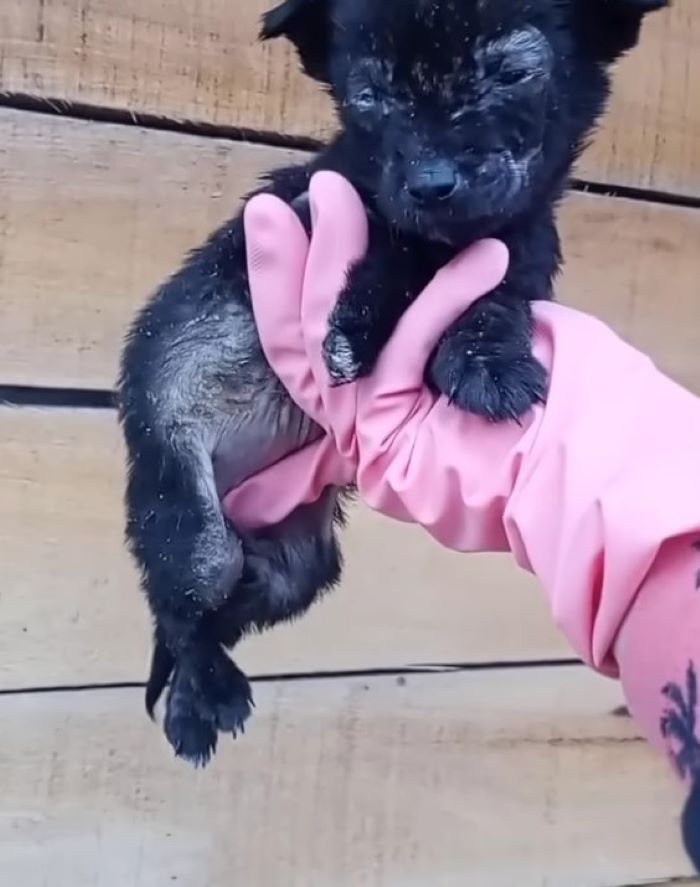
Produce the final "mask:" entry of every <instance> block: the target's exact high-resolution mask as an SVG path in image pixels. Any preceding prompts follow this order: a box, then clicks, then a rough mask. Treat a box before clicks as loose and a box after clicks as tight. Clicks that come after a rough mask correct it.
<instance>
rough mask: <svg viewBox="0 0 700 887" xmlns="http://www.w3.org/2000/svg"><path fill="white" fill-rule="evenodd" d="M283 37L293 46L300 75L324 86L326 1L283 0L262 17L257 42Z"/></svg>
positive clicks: (327, 42) (327, 26) (327, 24)
mask: <svg viewBox="0 0 700 887" xmlns="http://www.w3.org/2000/svg"><path fill="white" fill-rule="evenodd" d="M274 37H286V38H287V39H288V40H291V42H292V43H293V44H294V45H295V47H296V49H297V52H298V53H299V58H300V59H301V64H302V67H303V68H304V71H306V73H307V74H308V75H309V76H310V77H313V78H314V79H315V80H321V81H323V82H324V83H327V82H328V54H329V49H330V16H329V13H328V0H285V2H284V3H280V5H279V6H275V8H274V9H271V10H270V11H269V12H266V13H265V15H264V16H263V21H262V29H261V31H260V39H261V40H271V39H273V38H274Z"/></svg>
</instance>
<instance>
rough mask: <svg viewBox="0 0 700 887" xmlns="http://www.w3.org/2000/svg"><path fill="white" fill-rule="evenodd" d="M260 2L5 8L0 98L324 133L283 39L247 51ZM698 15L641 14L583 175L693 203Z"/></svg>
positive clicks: (677, 9) (698, 122)
mask: <svg viewBox="0 0 700 887" xmlns="http://www.w3.org/2000/svg"><path fill="white" fill-rule="evenodd" d="M271 5H272V2H271V0H246V2H245V3H239V4H237V5H236V7H235V11H234V10H233V8H232V7H231V4H230V3H229V2H228V0H199V2H197V3H194V4H193V3H191V2H188V0H170V2H167V3H166V2H163V0H5V2H4V3H3V4H2V8H1V9H0V90H3V91H7V92H17V93H27V94H30V95H35V96H45V97H48V98H50V99H61V100H67V101H74V102H84V103H88V104H93V105H99V106H106V107H110V108H117V109H127V110H130V111H133V112H141V113H149V114H155V115H163V116H166V117H170V118H175V119H191V120H199V121H206V122H211V123H215V124H223V125H227V126H240V127H247V128H250V129H254V130H258V131H262V132H276V133H287V134H291V135H295V136H306V135H311V136H321V137H323V136H326V135H327V134H328V133H329V132H330V131H332V129H333V119H332V115H331V110H330V102H329V101H328V100H327V99H326V98H325V97H324V95H323V94H322V93H321V91H320V90H319V89H317V88H316V87H315V86H314V85H313V84H312V83H311V82H310V81H308V80H306V79H305V78H303V77H302V76H301V75H300V74H299V73H298V70H297V68H298V66H297V62H296V59H295V57H294V56H293V54H292V52H291V51H290V49H289V48H288V47H286V46H285V45H284V44H283V43H277V44H274V45H273V44H269V45H266V46H260V45H259V44H257V43H256V39H255V38H256V34H257V31H258V22H259V18H260V15H261V13H262V12H263V11H264V10H265V9H267V8H269V7H270V6H271ZM699 43H700V9H698V5H697V3H696V2H694V0H675V2H674V4H673V6H672V8H670V9H669V10H668V11H666V12H663V13H659V14H656V15H654V16H652V17H650V19H649V21H648V22H647V24H646V26H645V31H644V37H643V41H642V45H641V46H640V47H639V48H638V49H637V50H636V51H635V52H634V53H632V54H631V55H630V56H629V58H628V59H626V60H625V61H624V63H623V64H622V65H621V66H620V69H619V72H618V75H617V77H616V84H615V98H614V101H613V105H612V110H611V114H610V117H609V119H608V120H607V121H606V123H605V125H604V126H603V127H602V129H601V131H600V134H599V136H598V138H597V141H596V146H595V147H594V148H593V150H592V151H590V152H589V153H588V154H587V155H586V157H585V159H584V161H583V163H582V165H581V170H580V172H581V175H582V176H584V177H587V178H589V179H591V180H595V181H605V182H612V183H615V184H627V185H634V186H638V187H651V188H656V189H658V190H664V191H673V192H678V193H684V194H694V195H696V196H697V195H700V102H698V101H697V90H696V85H697V83H698V81H699V80H700V53H699V52H698V45H699Z"/></svg>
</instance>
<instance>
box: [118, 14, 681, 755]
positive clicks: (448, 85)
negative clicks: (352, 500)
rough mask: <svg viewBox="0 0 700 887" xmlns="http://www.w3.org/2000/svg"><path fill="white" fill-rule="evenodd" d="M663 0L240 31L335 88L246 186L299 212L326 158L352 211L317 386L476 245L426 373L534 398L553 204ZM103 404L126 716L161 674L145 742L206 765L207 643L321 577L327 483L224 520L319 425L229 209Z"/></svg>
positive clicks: (231, 684) (266, 615)
mask: <svg viewBox="0 0 700 887" xmlns="http://www.w3.org/2000/svg"><path fill="white" fill-rule="evenodd" d="M664 5H665V0H528V2H527V3H523V2H520V0H381V2H379V0H287V2H284V3H282V5H280V6H278V7H277V8H276V9H274V10H272V11H271V12H269V13H268V14H267V15H266V17H265V20H264V26H263V32H262V36H263V37H264V38H271V37H277V36H282V35H284V36H286V37H288V38H289V39H290V40H291V41H292V42H293V43H294V44H295V45H296V47H297V49H298V51H299V55H300V57H301V61H302V64H303V67H304V68H305V70H306V72H307V73H308V74H309V75H310V76H312V77H314V78H316V79H317V80H319V81H321V82H323V83H324V84H326V86H327V88H328V89H329V90H330V92H331V94H332V96H333V98H334V99H335V101H336V104H337V108H338V112H339V116H340V121H341V129H340V132H339V134H338V136H337V137H336V138H335V139H334V140H333V142H332V143H331V144H330V145H329V146H328V147H327V148H326V149H325V150H324V151H322V152H321V153H320V154H319V156H318V157H317V158H316V159H315V160H313V161H312V162H311V163H310V164H309V165H308V166H304V167H294V168H291V169H283V170H280V171H277V172H274V173H272V174H271V175H270V177H269V183H268V185H267V187H266V189H265V190H268V191H271V192H273V193H275V194H277V195H279V196H280V197H281V198H283V199H284V200H286V201H288V202H294V201H297V203H298V202H299V198H303V195H304V194H305V192H306V191H307V188H308V183H309V178H310V176H311V174H312V173H313V172H314V171H315V170H318V169H333V170H336V171H338V172H340V173H341V174H343V175H344V176H345V177H346V178H348V179H349V180H350V181H351V182H352V183H353V185H354V186H355V187H356V188H357V189H358V191H359V192H360V194H361V195H362V197H363V199H364V201H365V202H366V205H367V208H368V210H369V211H370V217H371V232H370V249H369V252H368V255H367V257H366V259H365V260H364V261H363V262H362V263H360V264H359V265H358V267H356V268H355V269H354V271H353V272H352V273H351V275H350V278H349V280H348V284H347V293H346V295H345V297H344V298H343V299H342V301H341V302H340V305H339V308H338V309H337V310H336V311H335V312H334V314H333V316H332V318H331V323H330V331H329V334H328V338H327V340H326V342H325V353H326V358H327V362H328V366H329V369H330V370H331V373H332V375H333V376H334V378H335V379H336V380H337V381H338V382H343V381H346V380H350V379H352V378H355V377H357V376H359V375H361V374H364V373H367V372H369V371H370V370H371V368H372V366H373V363H374V361H375V359H376V357H377V355H378V353H379V351H380V349H381V348H382V346H383V344H384V343H385V342H386V340H387V338H388V337H389V336H390V334H391V331H392V329H393V327H394V325H395V324H396V322H397V320H398V318H399V316H400V315H401V313H402V312H403V311H404V310H405V308H406V306H407V305H408V304H409V303H410V302H411V300H412V299H413V298H414V297H415V296H416V295H417V293H418V292H419V291H420V290H421V289H422V288H423V287H424V286H425V284H426V283H427V282H428V280H429V279H430V278H431V277H432V275H433V274H434V273H435V271H436V270H437V268H438V267H440V266H441V265H443V264H444V263H445V262H446V261H447V260H448V259H450V258H451V257H452V256H453V255H454V254H455V253H456V252H457V251H458V250H460V249H462V248H464V247H465V246H466V245H468V244H469V243H470V242H472V241H474V240H475V239H477V238H480V237H483V236H485V235H498V236H499V237H500V238H502V239H503V240H504V241H505V242H506V243H507V245H508V247H509V249H510V254H511V264H510V269H509V272H508V276H507V278H506V280H505V281H504V283H503V284H502V285H501V286H500V287H499V288H498V289H497V290H496V291H494V292H493V293H492V294H491V295H489V296H488V297H486V298H484V299H483V300H481V301H479V302H478V303H477V304H476V305H475V306H473V307H472V308H471V309H470V310H469V311H468V312H466V313H465V315H464V316H463V317H462V318H461V319H460V320H459V321H458V322H457V323H455V324H454V326H453V327H452V328H451V329H449V330H448V331H447V332H446V334H445V336H444V338H443V340H442V342H441V344H440V345H439V347H438V349H437V351H436V353H435V355H434V358H433V360H432V363H431V366H430V368H429V376H428V378H429V382H430V383H431V384H433V385H434V386H435V387H436V388H437V389H439V390H440V391H442V392H444V393H446V394H447V395H449V396H450V397H451V398H452V399H453V400H454V402H455V403H456V404H457V405H458V406H459V407H462V408H464V409H468V410H472V411H474V412H476V413H479V414H481V415H484V416H487V417H489V418H490V419H493V420H500V419H507V418H517V417H519V416H520V415H522V414H523V413H524V412H525V411H526V410H527V409H528V407H529V406H530V405H531V404H532V403H533V402H535V401H537V400H539V399H541V398H543V397H544V395H545V392H546V377H545V373H544V371H543V369H542V367H541V366H540V365H539V364H538V363H537V362H536V361H535V360H534V359H533V357H532V355H531V353H530V327H531V319H530V300H532V299H541V298H546V297H548V296H549V295H550V293H551V282H552V278H553V276H554V274H555V272H556V270H557V267H558V264H559V240H558V237H557V232H556V229H555V224H554V209H555V205H556V203H557V201H558V200H559V198H560V196H561V195H562V192H563V190H564V188H565V186H566V180H567V176H568V174H569V172H570V169H571V166H572V163H573V161H574V160H575V158H576V156H577V155H578V153H579V151H580V149H581V147H582V145H583V142H584V139H585V137H586V136H587V134H588V133H589V132H590V130H591V128H592V127H593V125H594V122H595V121H596V118H597V117H598V115H599V114H600V112H601V111H602V109H603V106H604V103H605V100H606V97H607V94H608V87H609V79H608V72H607V69H608V66H609V64H610V63H612V62H613V61H614V60H615V59H616V58H617V57H618V56H619V55H620V54H621V53H623V52H624V51H625V50H628V49H630V48H631V47H632V46H633V45H634V44H635V43H636V41H637V38H638V34H639V28H640V23H641V20H642V18H643V16H644V14H645V13H646V12H648V11H650V10H653V9H657V8H660V7H662V6H664ZM299 205H301V204H299ZM307 221H308V220H307ZM120 405H121V420H122V423H123V430H124V434H125V437H126V442H127V446H128V453H129V478H128V490H127V510H128V524H127V536H128V539H129V542H130V546H131V549H132V552H133V554H134V556H135V558H136V560H137V562H138V564H139V566H140V568H141V570H142V574H143V586H144V589H145V592H146V594H147V596H148V601H149V604H150V606H151V610H152V612H153V617H154V621H155V649H154V656H153V662H152V669H151V675H150V679H149V683H148V690H147V707H148V710H149V712H151V713H152V711H153V707H154V705H155V703H156V701H157V699H158V697H159V696H160V694H161V693H162V691H163V689H164V688H165V686H166V684H167V683H168V682H169V683H170V687H169V691H168V696H167V705H166V714H165V732H166V735H167V737H168V739H169V741H170V743H171V744H172V746H173V747H174V749H175V751H176V753H177V754H178V755H180V756H182V757H184V758H186V759H188V760H190V761H192V762H195V763H200V764H201V763H206V762H207V760H208V759H209V757H210V755H211V754H212V752H213V751H214V749H215V747H216V741H217V733H218V731H222V732H228V733H232V734H234V735H235V734H236V732H237V731H239V730H241V729H242V728H243V724H244V722H245V720H246V718H247V717H248V715H249V713H250V706H251V695H250V687H249V684H248V681H247V679H246V678H245V676H244V675H243V674H242V673H241V672H240V671H239V670H238V669H237V668H236V666H235V665H234V664H233V662H232V661H231V659H230V658H229V657H228V656H227V654H226V653H225V651H224V647H232V646H233V645H235V644H236V643H237V642H238V640H239V639H240V638H241V637H242V636H243V635H244V634H245V633H246V632H249V631H251V630H262V629H264V628H266V627H268V626H271V625H273V624H275V623H276V622H278V621H280V620H284V619H289V618H292V617H294V616H296V615H298V614H300V613H302V612H304V611H305V610H306V609H307V608H308V607H309V606H310V604H311V603H312V602H313V601H314V600H315V599H316V598H317V596H318V595H319V593H320V592H321V591H322V590H324V589H328V588H330V587H331V586H332V585H333V584H334V583H335V582H336V581H337V580H338V577H339V575H340V555H339V551H338V546H337V542H336V537H335V527H336V525H337V524H338V522H339V521H340V520H341V509H340V505H339V502H340V495H339V491H338V490H334V489H328V490H327V491H326V493H325V494H324V496H323V497H322V499H321V500H320V501H319V502H317V503H315V504H314V505H310V506H306V507H304V508H300V509H298V511H297V512H295V513H294V514H293V515H292V516H291V517H290V518H289V519H288V520H286V521H285V522H284V524H283V525H281V526H278V527H275V528H273V529H271V530H269V531H266V532H264V533H256V534H253V533H243V532H239V531H238V530H237V529H236V528H235V527H234V526H233V525H232V524H231V523H230V522H229V521H228V520H226V519H225V518H224V516H223V515H222V511H221V507H220V497H221V495H222V494H223V493H224V492H225V491H227V490H228V489H230V488H231V487H232V486H234V485H235V484H237V483H238V482H240V481H241V480H243V479H244V478H245V477H246V476H249V475H251V474H252V473H254V472H255V471H257V470H259V469H261V468H263V467H265V466H267V465H269V464H271V463H273V462H274V461H276V460H278V459H280V458H281V457H283V456H284V455H285V454H287V453H289V452H290V451H292V450H294V449H296V448H298V447H299V446H300V445H302V444H304V443H306V442H308V441H310V440H312V439H313V438H314V437H316V436H317V435H318V434H319V429H318V428H317V427H315V426H314V424H313V423H312V422H311V421H310V420H309V419H308V418H307V417H305V416H304V415H302V414H301V413H300V412H299V411H298V410H297V409H296V408H295V406H294V405H293V404H292V403H291V402H290V400H289V398H288V397H287V395H286V393H285V391H284V390H283V389H282V387H281V385H280V383H279V382H278V380H277V379H276V378H275V377H274V375H273V374H272V373H271V371H270V369H269V367H268V366H267V364H266V362H265V360H264V358H263V354H262V352H261V349H260V345H259V341H258V337H257V334H256V330H255V327H254V323H253V318H252V314H251V308H250V297H249V292H248V283H247V278H246V257H245V249H244V239H243V228H242V224H241V221H240V218H238V217H237V218H236V219H234V220H232V221H231V222H229V223H227V224H226V225H224V226H223V228H221V230H219V231H218V232H216V233H215V234H214V235H213V236H212V237H211V238H210V240H209V241H208V242H207V243H206V244H205V245H204V246H203V247H202V248H201V249H199V250H198V251H196V252H195V253H194V254H193V255H192V256H191V257H190V258H189V260H188V261H187V262H186V264H185V265H184V267H183V268H182V269H181V270H180V271H179V272H178V273H177V274H176V275H175V276H174V277H172V278H171V279H170V280H169V281H168V282H167V283H165V284H164V285H163V286H162V287H161V289H160V290H159V291H158V292H157V293H156V294H155V296H154V297H153V298H152V299H151V301H150V302H149V303H148V305H147V306H146V307H145V309H144V310H143V311H142V312H141V313H140V315H139V316H138V318H137V319H136V321H135V323H134V325H133V327H132V329H131V331H130V333H129V337H128V342H127V345H126V348H125V351H124V355H123V362H122V372H121V379H120Z"/></svg>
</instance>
